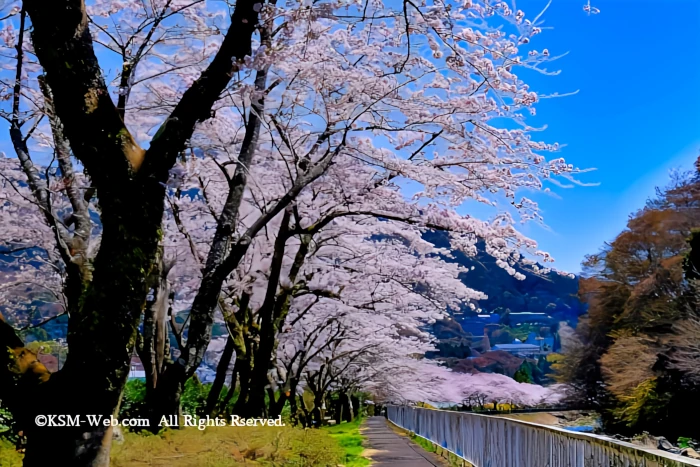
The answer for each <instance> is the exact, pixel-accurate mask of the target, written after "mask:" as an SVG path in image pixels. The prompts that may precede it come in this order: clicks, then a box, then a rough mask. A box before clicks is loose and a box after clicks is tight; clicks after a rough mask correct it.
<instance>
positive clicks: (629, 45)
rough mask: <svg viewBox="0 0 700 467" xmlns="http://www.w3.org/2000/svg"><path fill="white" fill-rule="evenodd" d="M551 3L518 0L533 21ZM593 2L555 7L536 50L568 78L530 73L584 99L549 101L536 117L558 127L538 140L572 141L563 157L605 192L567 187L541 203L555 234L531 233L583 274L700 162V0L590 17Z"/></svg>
mask: <svg viewBox="0 0 700 467" xmlns="http://www.w3.org/2000/svg"><path fill="white" fill-rule="evenodd" d="M546 3H547V1H546V0H517V7H518V8H520V9H522V10H523V11H525V13H526V17H533V16H534V15H536V14H537V13H538V12H539V11H540V10H541V9H542V8H543V7H544V6H545V5H546ZM584 3H585V1H584V0H553V1H552V5H551V6H550V7H549V9H548V10H547V12H546V13H545V14H544V15H543V19H544V21H545V24H544V26H551V27H553V29H547V30H545V31H544V32H543V33H542V34H541V35H539V36H537V37H536V38H535V40H534V41H533V43H532V46H533V48H536V49H538V50H542V49H543V48H545V47H546V48H548V49H549V50H550V52H551V53H552V54H553V55H558V54H560V53H563V52H567V51H568V52H569V54H568V55H567V56H566V57H563V58H561V59H560V60H558V61H556V62H554V63H553V64H550V65H551V66H548V67H547V68H548V69H550V70H555V69H559V70H561V73H560V75H558V76H541V75H537V74H532V75H526V74H523V73H522V72H521V73H520V75H521V77H523V79H524V80H525V81H526V82H528V83H530V84H531V88H532V89H533V90H536V91H539V92H544V93H552V92H559V93H564V92H569V91H575V90H579V93H578V94H576V95H574V96H570V97H562V98H557V99H548V100H544V101H542V102H541V103H540V104H539V105H538V107H537V116H536V117H534V118H531V119H528V122H530V123H532V124H534V125H543V124H546V125H547V126H548V128H547V129H546V130H545V131H544V132H543V133H540V134H538V135H537V136H541V138H538V139H543V140H545V141H547V142H555V141H556V142H559V143H561V144H566V145H567V146H566V147H565V148H563V149H562V150H561V152H560V156H561V157H564V158H565V159H566V160H567V162H569V163H571V164H574V165H575V166H578V167H580V168H595V169H597V170H596V171H594V172H590V173H586V174H582V175H581V176H580V177H579V178H580V179H581V180H582V181H584V182H586V183H599V185H598V186H586V187H582V186H576V187H574V188H571V189H562V188H558V187H556V186H554V185H550V187H551V189H552V190H553V191H554V192H555V193H556V194H557V195H558V197H554V196H545V195H537V196H535V197H534V199H536V200H537V201H538V202H539V204H540V207H541V209H542V211H543V215H544V217H545V223H546V224H547V226H548V228H542V227H539V226H537V225H528V226H525V227H524V228H523V229H521V230H522V231H523V233H525V234H527V235H529V236H530V237H531V238H534V239H535V240H537V241H538V242H539V244H540V248H541V249H543V250H545V251H548V252H549V253H551V254H552V256H554V258H555V259H556V260H557V261H556V263H555V264H554V266H555V267H557V268H558V269H563V270H566V271H569V272H579V271H580V262H581V260H582V258H583V256H584V255H585V254H588V253H594V252H595V251H597V250H598V249H599V248H600V246H601V245H602V244H603V243H604V242H605V241H608V240H612V239H613V238H614V237H615V236H616V234H617V233H618V232H620V230H622V229H623V228H624V227H625V224H626V222H627V219H628V216H629V214H630V213H631V212H633V211H635V210H636V209H638V208H640V207H642V206H643V204H644V202H645V200H646V199H647V198H649V197H650V196H652V195H653V194H654V190H655V187H656V186H664V185H666V183H667V181H668V175H669V170H670V169H672V168H684V169H690V168H692V164H693V162H694V160H695V159H696V158H697V157H698V155H700V34H698V31H700V1H698V0H663V1H651V0H592V2H591V4H592V5H593V6H596V7H598V8H599V9H600V10H601V13H600V14H598V15H591V16H587V15H586V14H585V13H584V12H583V8H582V7H583V4H584Z"/></svg>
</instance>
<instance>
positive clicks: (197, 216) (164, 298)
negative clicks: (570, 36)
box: [0, 0, 574, 465]
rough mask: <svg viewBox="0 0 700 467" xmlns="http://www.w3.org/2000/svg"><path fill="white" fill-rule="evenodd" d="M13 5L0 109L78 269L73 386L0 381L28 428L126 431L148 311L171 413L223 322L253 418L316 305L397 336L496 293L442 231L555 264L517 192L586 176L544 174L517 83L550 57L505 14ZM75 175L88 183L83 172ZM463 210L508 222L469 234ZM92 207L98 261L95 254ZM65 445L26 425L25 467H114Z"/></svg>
mask: <svg viewBox="0 0 700 467" xmlns="http://www.w3.org/2000/svg"><path fill="white" fill-rule="evenodd" d="M5 6H6V7H7V8H8V14H9V15H10V16H9V18H10V19H8V20H7V26H6V28H5V29H4V31H5V33H4V37H5V38H6V45H7V43H8V42H9V43H10V44H14V46H15V49H16V53H15V54H14V55H9V56H14V57H15V58H16V60H14V63H12V66H11V67H9V68H8V69H10V70H12V71H13V72H14V73H15V74H14V77H13V78H12V80H7V81H6V83H7V84H6V89H3V91H2V92H3V95H10V96H12V97H11V101H12V106H11V109H10V110H8V111H7V112H6V115H7V118H8V119H9V121H10V127H11V131H12V132H13V133H12V134H13V143H14V148H15V152H16V153H17V157H18V161H19V162H20V164H21V166H22V168H23V171H24V175H25V177H26V179H27V183H28V184H29V189H30V191H31V194H32V198H30V199H32V200H33V201H32V203H33V204H35V205H36V204H38V207H39V209H40V212H41V213H42V215H43V216H44V222H45V223H46V225H47V226H48V227H49V231H50V232H52V235H53V236H54V242H55V244H56V245H57V247H56V248H57V251H58V252H59V253H60V261H61V262H62V264H64V265H65V267H66V270H68V269H71V270H74V271H75V272H74V273H69V275H68V276H67V277H68V278H69V279H70V284H71V285H70V286H68V285H66V287H65V288H64V293H65V294H66V296H67V297H68V301H67V309H68V310H69V312H70V313H71V319H70V321H69V334H68V344H69V346H70V355H69V357H68V361H67V362H66V364H65V366H64V368H63V369H62V370H61V371H59V372H58V373H56V374H54V375H48V374H46V373H45V372H44V371H40V370H41V369H39V370H36V371H32V372H26V371H25V372H23V371H20V370H17V371H14V372H10V373H9V374H3V375H2V377H3V378H5V379H3V384H2V385H1V387H2V389H0V391H1V392H0V396H1V397H2V398H3V401H5V400H8V401H12V400H13V399H14V398H15V397H16V392H17V391H22V392H24V393H26V394H31V395H32V399H34V400H37V401H41V402H39V403H37V404H36V406H33V407H31V408H27V407H20V406H18V405H15V406H14V407H13V410H14V411H15V412H16V413H18V414H19V418H21V419H23V420H24V421H25V422H26V421H28V420H31V419H33V417H32V415H33V414H35V413H69V414H86V413H90V414H102V415H105V416H108V415H109V414H111V413H113V412H114V410H115V408H116V406H117V405H118V400H119V396H120V393H121V389H122V387H123V384H124V380H125V378H126V374H127V372H128V365H129V360H130V358H131V352H132V349H133V347H134V345H135V344H136V342H137V340H138V338H137V336H138V333H137V327H138V325H139V323H140V322H141V319H142V314H143V311H144V306H145V305H144V304H146V303H149V309H148V312H147V313H146V315H145V317H144V318H143V328H142V329H143V334H142V336H141V342H140V343H139V348H140V349H141V351H142V352H144V353H146V352H147V353H149V354H150V355H151V357H149V358H148V359H147V360H148V361H150V362H151V363H150V366H151V368H150V370H149V372H150V373H151V374H152V375H157V378H153V379H152V380H151V383H152V384H153V385H155V389H156V391H157V392H156V393H155V395H154V397H155V398H156V399H157V400H161V401H163V407H161V410H162V411H163V412H171V413H172V411H173V410H176V407H177V406H178V405H179V394H180V391H181V389H182V386H183V384H184V382H185V381H186V380H187V379H188V378H189V377H191V376H192V375H193V374H194V372H195V371H196V369H197V368H198V367H199V365H200V363H201V361H202V359H203V356H204V353H205V351H206V349H207V346H208V344H209V341H210V339H211V331H212V326H213V323H214V320H215V316H216V311H217V310H220V311H221V312H222V315H223V317H224V319H225V320H226V322H227V324H228V326H229V330H230V333H231V336H232V341H233V343H234V344H235V345H236V347H235V351H236V357H237V358H236V365H238V364H239V362H241V363H242V364H243V366H244V368H241V370H239V371H238V375H239V380H240V381H245V384H244V385H242V387H245V388H247V390H248V394H247V395H246V396H245V397H243V398H242V399H240V400H241V404H243V401H245V402H246V406H247V407H248V409H245V410H246V412H244V413H246V414H247V415H254V414H259V413H261V412H262V411H264V410H265V407H264V404H263V403H262V400H263V399H262V394H263V393H264V392H263V391H264V389H265V387H266V386H268V384H269V380H268V375H269V373H270V370H271V369H273V368H274V367H275V358H274V357H275V356H276V355H277V349H278V348H279V341H278V337H279V332H280V331H281V329H283V327H284V326H285V323H286V320H287V318H288V314H289V313H290V311H293V312H294V313H297V312H298V310H303V309H305V308H302V306H303V305H302V304H303V303H304V300H308V299H309V298H311V297H314V299H315V298H319V303H318V304H314V305H313V307H312V308H317V307H319V308H324V307H335V308H337V309H342V308H343V307H349V308H350V309H351V310H353V313H355V310H362V309H364V307H369V309H371V310H373V312H376V313H377V314H379V315H381V316H384V319H388V318H387V317H388V316H391V313H390V312H389V311H388V310H391V309H398V310H404V311H406V312H407V313H409V315H410V313H415V314H416V316H414V317H413V318H412V319H414V320H415V322H416V323H417V322H421V321H422V320H424V319H425V316H426V315H429V314H430V313H431V312H432V311H431V310H433V309H435V308H439V307H440V306H461V305H460V304H464V303H465V302H466V303H469V302H472V301H473V300H477V299H478V298H479V297H480V295H479V293H478V292H475V291H471V290H469V289H468V288H466V287H464V286H460V285H458V284H457V282H458V281H457V279H456V273H457V272H458V271H456V270H455V269H454V267H452V266H449V265H447V264H446V263H444V262H442V261H439V260H438V259H436V257H435V254H436V253H437V252H436V251H435V248H434V246H431V245H429V244H427V242H424V241H422V239H421V232H423V231H425V230H427V229H440V230H445V231H448V232H449V233H450V239H451V243H452V247H453V248H457V249H461V250H463V251H465V252H467V253H472V254H473V253H474V252H475V245H476V242H477V240H478V239H484V240H485V241H486V245H487V251H488V253H490V254H492V255H494V256H495V257H497V258H498V259H499V260H500V262H499V265H501V266H502V267H504V268H505V269H506V270H509V268H510V270H512V267H511V266H512V264H513V262H514V261H517V260H518V259H519V251H521V250H522V249H529V250H531V252H532V253H533V254H538V255H540V256H541V257H543V259H544V260H549V259H550V258H549V257H548V256H547V255H546V254H545V253H543V252H539V251H537V250H536V244H535V242H533V241H532V240H530V239H528V238H526V237H524V236H523V235H521V234H520V233H519V232H518V231H517V230H516V228H515V224H516V222H518V221H528V220H535V221H539V220H540V219H541V218H540V215H539V212H538V209H537V205H536V203H535V202H533V201H532V200H529V199H528V198H524V197H519V198H516V195H517V196H520V195H519V194H518V193H517V192H519V191H521V190H539V189H542V187H543V180H545V179H549V178H551V177H553V176H563V177H566V178H569V179H571V173H572V172H573V171H574V169H573V167H571V166H569V165H567V164H566V163H565V162H564V161H563V160H562V159H553V160H550V161H547V160H546V159H545V157H544V156H543V155H542V154H541V153H542V152H547V151H554V150H556V149H557V148H558V146H557V145H549V144H545V143H541V142H537V141H534V140H532V139H531V136H530V134H531V131H532V130H533V129H532V128H530V127H529V126H528V125H527V124H526V123H525V116H526V114H528V113H534V112H535V107H534V106H535V104H536V103H537V102H538V100H539V99H540V97H541V96H539V95H538V94H537V93H535V92H533V91H531V90H530V89H529V87H528V86H527V84H525V83H523V82H522V81H521V80H520V79H519V78H518V76H517V75H516V74H515V73H516V70H517V69H518V67H521V68H523V67H524V68H527V69H532V70H537V71H540V72H542V73H548V72H547V71H546V69H545V68H544V64H545V63H546V62H548V61H551V60H553V59H554V58H555V57H552V56H551V55H550V52H549V51H548V50H547V49H543V50H542V51H541V52H538V51H535V50H531V49H530V50H527V49H528V48H529V46H528V45H527V44H528V43H529V42H530V40H531V39H532V37H533V36H535V35H537V34H539V33H540V32H541V29H540V28H539V26H538V25H537V24H536V23H532V22H530V21H528V20H526V19H525V17H524V14H523V13H522V12H521V11H519V10H518V11H512V10H511V9H510V8H509V7H508V6H507V5H506V4H505V3H499V4H492V3H491V2H487V1H483V2H481V1H466V2H463V3H455V2H447V3H442V2H436V3H430V4H428V3H416V2H412V1H410V0H406V1H404V2H403V3H401V4H395V5H394V4H384V3H382V2H367V3H364V2H346V1H335V0H334V1H327V2H325V1H324V2H316V3H313V4H310V3H308V2H304V1H302V2H294V1H292V2H287V3H286V4H285V5H278V4H277V3H275V2H274V1H271V2H254V1H238V2H237V3H236V4H235V6H233V7H229V6H228V5H227V4H226V3H223V2H221V3H219V2H213V1H207V2H204V1H181V0H159V1H154V2H151V3H150V5H148V6H144V4H143V3H142V2H137V1H133V0H120V1H115V0H113V1H107V0H104V1H97V0H95V1H88V2H85V1H82V0H62V1H57V2H53V3H51V4H50V5H44V4H43V3H40V2H37V1H36V0H25V1H24V2H23V3H22V5H21V7H19V9H18V10H17V9H15V8H14V7H15V6H16V5H15V4H12V5H10V4H7V5H5ZM0 17H1V16H0ZM495 18H498V20H494V19H495ZM29 22H31V31H32V33H31V43H30V42H29V41H28V40H27V39H26V31H27V28H28V26H29ZM503 26H505V27H503ZM224 31H225V32H224ZM506 31H507V32H506ZM9 46H10V45H8V47H9ZM520 47H524V48H525V50H523V49H521V48H520ZM98 57H99V60H98ZM115 58H116V60H118V61H119V64H120V65H119V67H118V70H119V71H118V72H116V73H114V72H110V71H109V69H110V64H113V63H114V62H115ZM25 62H26V63H27V65H25ZM22 109H25V110H22ZM504 119H509V120H510V121H511V122H512V123H513V125H510V126H509V127H507V128H506V127H504V126H503V125H499V123H498V122H502V121H503V120H504ZM44 120H46V121H47V122H48V123H49V125H48V126H47V125H45V124H44V123H45V122H44ZM30 122H31V123H30ZM510 127H513V128H514V129H512V128H510ZM49 135H50V136H49ZM30 139H31V140H36V141H37V144H40V143H43V144H44V146H45V147H50V148H51V150H52V152H54V153H55V154H56V160H57V162H58V165H59V173H60V174H61V177H62V180H63V181H62V183H63V184H64V187H63V188H62V189H61V190H59V191H61V192H62V193H64V194H65V196H66V197H67V199H68V201H69V204H70V205H71V208H70V212H71V215H70V216H66V217H57V216H56V215H55V213H54V207H53V205H52V204H50V203H52V202H53V201H49V204H47V201H46V200H47V199H48V195H49V193H50V192H51V190H49V189H48V188H47V186H46V184H47V182H46V180H47V178H46V177H41V176H39V175H37V174H38V171H37V169H36V166H35V165H34V164H33V163H32V158H31V156H30V152H29V143H30ZM142 147H147V149H142ZM69 151H70V152H69ZM71 155H72V156H73V157H74V158H75V159H77V160H78V161H79V162H80V167H83V168H84V172H85V176H84V177H78V176H77V175H76V176H73V175H72V174H75V173H76V172H78V171H79V169H78V170H77V171H76V170H75V167H74V165H73V163H72V159H71ZM62 161H63V162H62ZM71 193H72V194H71ZM468 200H472V201H476V202H480V203H485V204H488V205H490V206H494V207H495V208H496V209H498V210H499V214H498V215H497V216H496V217H494V218H493V219H491V220H489V221H482V220H478V219H475V218H473V217H471V216H468V215H459V214H458V213H457V212H456V211H455V208H456V207H457V206H460V205H461V204H463V203H464V202H466V201H468ZM504 200H505V201H504ZM90 206H93V208H91V207H90ZM499 208H500V209H499ZM91 209H94V210H95V211H96V212H97V213H98V214H99V217H100V226H101V227H100V228H101V230H100V232H99V244H96V243H95V242H93V240H92V232H90V235H88V234H87V232H88V230H90V227H89V226H91V225H92V224H88V223H87V221H86V219H89V217H90V216H89V213H90V210H91ZM57 219H59V221H57ZM81 223H82V224H81ZM64 230H65V231H64ZM80 232H85V233H80ZM68 240H69V241H68ZM74 245H75V247H74ZM91 245H93V246H92V247H91ZM91 248H92V249H91ZM169 250H170V251H171V252H176V254H175V255H174V256H173V255H169ZM91 252H92V253H93V254H92V255H91ZM180 252H182V254H185V253H186V256H187V259H186V260H184V262H181V261H177V260H178V259H179V258H182V257H181V256H180ZM346 252H347V253H346ZM443 253H445V254H448V252H443ZM387 255H391V256H393V258H392V257H389V256H387ZM173 257H175V259H176V264H175V265H172V264H171V262H170V261H167V260H168V259H169V258H171V259H172V258H173ZM183 257H184V256H183ZM402 261H403V262H402ZM178 262H179V263H180V265H179V266H178V265H177V263H178ZM334 266H338V267H337V268H336V267H334ZM178 267H179V268H180V271H179V272H177V271H178V269H177V268H178ZM171 275H173V276H172V277H173V278H177V279H170V277H171ZM353 281H354V282H353ZM73 284H75V285H73ZM193 284H197V285H193ZM354 284H363V286H364V287H365V288H364V289H363V290H355V291H352V285H354ZM372 284H374V285H372ZM179 286H183V287H189V290H188V291H187V293H184V292H182V291H181V293H179V299H178V298H174V297H173V298H172V300H173V303H172V306H173V308H174V311H177V308H178V307H180V308H182V309H184V308H185V307H187V308H188V309H189V317H188V326H187V338H186V340H185V339H184V332H183V331H184V330H183V329H176V335H177V336H179V337H178V340H179V342H178V345H179V346H180V357H179V358H178V359H177V360H176V361H174V362H167V361H165V358H164V355H165V349H164V347H163V346H164V344H165V342H164V338H163V333H164V323H163V320H164V318H165V317H166V316H167V314H166V313H164V312H163V310H164V307H165V306H166V304H167V306H168V307H170V304H168V302H170V301H171V293H170V291H169V290H172V288H173V287H174V288H175V289H177V288H178V287H179ZM346 289H347V290H346ZM371 290H374V291H375V292H374V294H375V295H372V294H370V296H369V297H367V296H365V297H364V298H363V296H362V293H361V292H365V293H366V292H368V291H371ZM401 290H403V291H405V292H404V293H403V294H402V293H400V292H399V291H401ZM149 291H150V292H151V293H150V295H149ZM66 292H69V293H66ZM385 294H386V295H385ZM368 299H369V300H368ZM363 300H364V301H363ZM190 301H191V302H190ZM326 301H332V302H333V303H336V305H327V304H326V303H325V302H326ZM297 302H298V303H297ZM427 303H430V304H431V306H427ZM307 306H308V304H307ZM294 310H297V311H294ZM384 312H386V313H387V314H386V315H384V314H383V313H384ZM351 314H352V313H351ZM403 319H408V318H405V317H404V318H403ZM300 322H301V321H300ZM401 322H403V321H401ZM355 325H356V324H355ZM0 326H3V329H7V325H6V324H4V325H0ZM344 326H346V325H344ZM409 328H410V326H409ZM396 332H398V330H397V331H396ZM1 335H2V336H3V338H5V336H10V337H7V339H6V342H3V344H2V345H4V346H8V347H10V348H11V349H21V348H22V347H21V342H18V339H17V338H16V337H15V338H13V337H11V336H12V335H13V334H12V333H10V332H3V333H2V334H1ZM251 336H252V337H253V338H254V339H255V341H256V345H255V348H253V347H251V346H250V343H251V342H252V339H251ZM388 339H389V338H388V337H387V336H385V340H387V341H388ZM356 340H357V339H356ZM399 341H401V340H399ZM232 345H233V344H232ZM331 347H332V348H333V349H334V351H336V350H337V349H336V347H333V346H331ZM360 348H363V346H362V345H360ZM417 348H420V346H418V347H417ZM20 353H21V352H20ZM360 354H363V353H362V352H361V353H360ZM336 356H337V354H336ZM319 358H320V355H319ZM324 358H327V357H324ZM331 358H332V357H331ZM358 358H360V357H358ZM339 360H342V359H339ZM0 363H2V368H5V367H6V366H8V365H10V364H11V362H5V361H4V360H3V362H0ZM5 363H7V364H8V365H5ZM350 366H352V365H349V366H348V368H350ZM307 373H308V371H307ZM35 374H38V375H39V377H38V378H34V377H33V376H31V375H35ZM310 378H311V380H314V377H313V376H310ZM321 379H324V378H321ZM37 380H38V381H37ZM5 381H7V384H5ZM308 381H309V380H307V382H308ZM6 388H11V389H6ZM49 393H50V394H52V397H51V398H48V397H44V396H42V394H49ZM95 394H101V395H102V396H101V397H99V398H94V397H92V398H91V397H89V396H88V395H95ZM49 401H51V402H49ZM54 401H59V402H58V403H55V402H54ZM86 401H94V402H90V403H87V402H86ZM239 409H240V410H241V411H242V410H243V408H242V407H239ZM49 431H50V430H46V429H44V430H42V429H39V428H37V427H31V428H30V427H29V426H28V427H27V434H28V438H29V445H28V450H27V456H26V458H25V463H26V465H35V464H39V463H46V462H47V461H48V460H49V458H48V457H46V456H49V455H50V461H51V462H55V461H56V460H57V459H61V460H65V462H66V463H69V464H71V465H106V464H107V463H108V458H109V456H108V453H109V433H110V431H109V429H106V428H104V427H81V428H80V429H75V430H65V431H62V432H61V434H60V436H57V435H56V433H55V432H54V431H50V434H49Z"/></svg>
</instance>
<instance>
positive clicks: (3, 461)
mask: <svg viewBox="0 0 700 467" xmlns="http://www.w3.org/2000/svg"><path fill="white" fill-rule="evenodd" d="M0 466H2V467H22V456H21V455H19V454H17V451H16V450H15V446H14V444H12V443H10V442H9V441H6V440H4V439H0Z"/></svg>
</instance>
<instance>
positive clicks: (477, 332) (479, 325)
mask: <svg viewBox="0 0 700 467" xmlns="http://www.w3.org/2000/svg"><path fill="white" fill-rule="evenodd" d="M500 320H501V317H500V316H499V315H498V314H496V313H493V314H489V315H478V316H477V317H475V318H467V319H463V320H461V321H460V324H461V325H462V329H464V331H466V332H468V333H470V334H471V335H473V336H483V335H484V330H485V328H486V326H487V325H489V324H498V322H499V321H500Z"/></svg>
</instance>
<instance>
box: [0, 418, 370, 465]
mask: <svg viewBox="0 0 700 467" xmlns="http://www.w3.org/2000/svg"><path fill="white" fill-rule="evenodd" d="M357 428H358V427H357V426H355V431H357ZM351 444H352V442H351V437H349V436H346V435H344V434H343V433H342V432H341V431H339V432H338V434H337V435H331V434H330V433H328V432H327V431H325V430H314V429H309V430H305V429H303V428H296V427H291V426H285V427H211V428H207V429H206V430H203V431H200V430H198V429H197V428H194V427H192V428H184V429H181V430H166V431H164V432H162V433H160V434H158V435H149V434H137V433H129V432H127V433H124V443H123V444H116V443H115V444H113V445H112V455H111V465H112V467H140V466H144V467H145V466H162V467H166V466H167V467H238V466H247V467H251V466H260V467H263V466H265V467H277V466H290V467H292V466H293V467H336V466H338V465H341V464H344V462H345V464H344V465H346V466H352V467H360V466H365V465H367V463H358V462H355V457H354V455H351V454H350V453H351V452H355V451H356V448H354V447H351V446H350V445H351ZM360 451H361V448H360ZM346 459H347V460H346ZM353 462H354V463H353ZM21 465H22V455H21V454H19V453H17V452H16V451H15V449H14V446H12V445H11V444H10V443H8V442H6V441H3V440H0V466H1V467H21Z"/></svg>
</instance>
